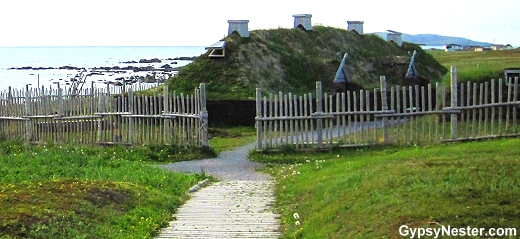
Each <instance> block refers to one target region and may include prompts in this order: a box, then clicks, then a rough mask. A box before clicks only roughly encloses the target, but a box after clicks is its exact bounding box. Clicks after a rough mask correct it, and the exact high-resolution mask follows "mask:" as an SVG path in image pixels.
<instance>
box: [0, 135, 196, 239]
mask: <svg viewBox="0 0 520 239" xmlns="http://www.w3.org/2000/svg"><path fill="white" fill-rule="evenodd" d="M156 147H157V148H143V147H128V148H123V147H82V146H74V145H66V146H65V145H62V146H59V145H55V146H52V145H42V146H28V145H24V144H22V143H19V142H8V141H2V142H0V157H1V159H2V160H0V208H2V213H1V214H0V238H152V237H153V236H154V235H156V234H157V231H158V229H160V228H161V227H164V226H167V223H168V222H169V221H170V220H172V213H173V212H174V211H175V209H176V208H177V207H178V206H179V205H180V204H181V203H182V202H183V201H185V200H186V199H187V198H186V191H187V190H188V188H189V187H191V186H193V185H194V184H195V183H197V182H198V181H200V180H202V179H203V178H206V176H205V175H204V174H199V175H185V174H179V173H173V172H171V171H168V170H162V169H159V168H157V167H155V166H152V165H151V164H150V163H149V162H157V161H161V160H162V159H164V158H163V156H164V155H165V154H161V152H164V150H167V149H168V148H167V147H166V148H159V146H156ZM154 149H158V150H159V151H155V150H154ZM177 150H178V149H177ZM169 160H170V159H167V158H166V159H165V161H169Z"/></svg>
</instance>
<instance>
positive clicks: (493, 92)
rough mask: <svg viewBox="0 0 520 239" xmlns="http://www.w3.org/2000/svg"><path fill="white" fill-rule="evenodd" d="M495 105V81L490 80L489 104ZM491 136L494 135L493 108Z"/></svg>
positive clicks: (493, 113)
mask: <svg viewBox="0 0 520 239" xmlns="http://www.w3.org/2000/svg"><path fill="white" fill-rule="evenodd" d="M494 103H495V79H491V104H494ZM490 128H491V135H494V134H495V108H494V107H492V108H491V127H490Z"/></svg>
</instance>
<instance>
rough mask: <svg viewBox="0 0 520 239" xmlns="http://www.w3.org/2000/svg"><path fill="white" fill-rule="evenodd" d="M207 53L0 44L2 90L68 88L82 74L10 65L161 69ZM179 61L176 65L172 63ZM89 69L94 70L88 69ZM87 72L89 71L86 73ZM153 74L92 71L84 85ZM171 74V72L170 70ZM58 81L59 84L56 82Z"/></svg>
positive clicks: (186, 49) (170, 48) (189, 49)
mask: <svg viewBox="0 0 520 239" xmlns="http://www.w3.org/2000/svg"><path fill="white" fill-rule="evenodd" d="M204 52H205V49H204V47H203V46H151V47H146V46H131V47H128V46H109V47H100V46H91V47H76V46H74V47H0V92H1V91H5V90H7V89H8V88H9V87H12V88H13V89H24V88H26V87H31V88H32V87H42V86H43V87H48V86H53V87H55V86H57V82H60V86H63V87H66V85H67V84H70V79H71V78H74V77H75V76H76V75H78V74H80V73H81V70H70V69H61V70H60V69H46V70H35V69H28V70H13V69H10V68H22V67H32V68H38V67H42V68H50V67H52V68H59V67H63V66H67V67H77V68H85V69H87V70H89V69H92V68H95V67H114V66H119V67H125V66H134V67H145V66H153V67H155V68H159V67H161V66H163V65H165V64H169V65H170V66H172V67H180V66H184V65H186V64H189V63H190V62H191V61H189V60H167V59H173V58H176V57H193V56H199V55H201V54H203V53H204ZM153 58H158V59H160V60H161V61H162V62H161V63H130V64H129V63H124V62H129V61H136V62H139V60H141V59H153ZM173 63H176V64H173ZM89 72H91V71H90V70H89ZM84 74H85V75H86V74H87V73H84ZM147 74H149V75H151V74H152V73H151V72H144V71H140V72H134V71H117V72H102V73H100V74H90V75H89V76H88V77H86V81H87V82H86V83H85V85H88V86H89V87H90V85H91V84H92V83H91V82H94V85H95V86H97V87H104V86H106V84H107V83H108V82H113V81H114V80H116V79H117V78H121V77H131V76H145V75H147ZM169 74H171V73H169ZM55 82H56V83H55Z"/></svg>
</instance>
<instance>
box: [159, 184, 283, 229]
mask: <svg viewBox="0 0 520 239" xmlns="http://www.w3.org/2000/svg"><path fill="white" fill-rule="evenodd" d="M273 203H274V181H271V180H232V181H220V182H216V183H214V184H212V185H209V186H207V187H205V188H202V189H201V190H199V191H197V192H195V193H193V194H192V198H191V199H190V200H189V201H188V202H186V204H184V205H183V206H182V207H181V208H179V211H178V212H177V214H176V215H175V217H176V220H175V221H173V222H171V223H170V226H169V227H168V228H164V229H163V230H162V232H161V234H160V235H159V236H158V237H157V238H159V239H160V238H205V239H206V238H278V237H279V236H281V233H280V232H279V224H278V215H276V214H275V213H274V212H273V211H272V208H271V205H272V204H273Z"/></svg>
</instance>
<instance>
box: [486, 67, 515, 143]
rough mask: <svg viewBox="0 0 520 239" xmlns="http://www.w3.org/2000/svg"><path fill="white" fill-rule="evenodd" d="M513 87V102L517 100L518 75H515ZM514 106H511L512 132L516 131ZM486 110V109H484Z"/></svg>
mask: <svg viewBox="0 0 520 239" xmlns="http://www.w3.org/2000/svg"><path fill="white" fill-rule="evenodd" d="M514 84H515V85H514V87H513V102H515V101H518V77H515V83H514ZM516 108H517V107H516V106H515V107H513V133H514V134H515V133H517V127H518V126H517V123H516V118H517V114H516V113H517V112H516ZM486 110H487V109H486Z"/></svg>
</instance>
